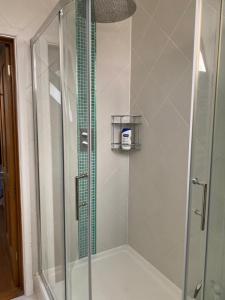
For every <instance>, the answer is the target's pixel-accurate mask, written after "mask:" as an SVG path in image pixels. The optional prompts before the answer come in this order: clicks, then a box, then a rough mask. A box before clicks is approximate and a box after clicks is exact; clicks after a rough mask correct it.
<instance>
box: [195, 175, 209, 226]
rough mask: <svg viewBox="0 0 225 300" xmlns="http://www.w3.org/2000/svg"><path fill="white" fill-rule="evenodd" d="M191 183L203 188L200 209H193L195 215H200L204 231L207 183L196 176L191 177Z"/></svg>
mask: <svg viewBox="0 0 225 300" xmlns="http://www.w3.org/2000/svg"><path fill="white" fill-rule="evenodd" d="M192 183H193V184H195V185H199V186H201V187H202V188H203V197H202V211H200V210H198V209H195V210H194V213H195V214H196V215H197V216H200V217H201V230H202V231H205V222H206V207H207V190H208V184H207V183H204V182H200V181H199V180H198V178H193V179H192Z"/></svg>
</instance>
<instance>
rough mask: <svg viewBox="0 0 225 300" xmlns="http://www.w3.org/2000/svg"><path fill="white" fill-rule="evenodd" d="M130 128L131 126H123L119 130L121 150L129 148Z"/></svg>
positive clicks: (130, 139)
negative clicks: (120, 130)
mask: <svg viewBox="0 0 225 300" xmlns="http://www.w3.org/2000/svg"><path fill="white" fill-rule="evenodd" d="M131 141H132V130H131V128H123V130H122V132H121V148H122V149H123V150H127V151H128V150H131V144H132V142H131Z"/></svg>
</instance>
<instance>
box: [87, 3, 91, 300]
mask: <svg viewBox="0 0 225 300" xmlns="http://www.w3.org/2000/svg"><path fill="white" fill-rule="evenodd" d="M91 14H92V0H86V60H87V61H86V63H87V68H86V76H87V78H86V80H87V83H88V84H87V86H88V88H87V102H88V131H87V132H88V284H89V300H92V265H91V260H92V228H91V224H92V205H91V198H92V197H91V196H92V130H91V129H92V80H91V79H92V74H91V65H92V62H91V54H92V47H91V33H92V26H91V25H92V24H91V21H92V20H91Z"/></svg>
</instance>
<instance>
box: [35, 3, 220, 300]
mask: <svg viewBox="0 0 225 300" xmlns="http://www.w3.org/2000/svg"><path fill="white" fill-rule="evenodd" d="M181 2H182V3H184V4H182V5H183V7H180V6H179V5H181V4H179V5H178V4H177V6H178V7H179V9H180V12H179V14H180V15H179V16H176V18H177V23H176V26H174V27H173V22H174V19H175V17H173V18H172V17H171V18H170V17H168V16H165V15H164V12H165V11H167V10H169V9H170V8H171V7H169V6H167V5H169V4H168V2H167V1H166V2H164V1H161V2H160V1H150V0H149V1H145V0H139V1H133V0H129V1H128V0H126V1H125V0H121V2H120V1H119V2H118V1H107V0H104V1H103V0H96V1H91V0H75V1H71V0H61V1H59V3H58V4H57V6H56V7H55V9H54V10H53V12H52V13H51V15H50V16H49V17H48V19H47V20H46V21H45V23H44V24H43V25H42V27H41V28H40V29H39V31H38V32H37V34H36V35H35V37H34V38H33V39H32V42H31V46H32V64H33V95H34V118H35V134H36V138H35V143H36V170H37V174H36V178H37V210H38V218H37V219H38V247H39V249H38V250H39V251H38V253H39V270H38V272H39V275H40V277H41V280H42V281H43V283H44V285H45V288H46V290H47V292H48V294H49V297H50V299H58V300H62V299H71V300H91V299H94V300H111V299H118V300H119V299H121V300H126V299H129V300H135V299H143V300H147V299H155V300H162V299H165V300H176V299H177V300H178V299H179V300H181V299H184V300H188V299H202V300H203V299H204V300H208V299H209V300H212V299H213V300H219V299H224V297H225V286H224V276H225V272H224V270H225V266H224V262H223V257H224V253H225V252H224V251H225V250H224V249H225V247H224V246H225V243H224V237H223V235H224V228H225V227H224V212H225V211H224V210H225V206H224V203H225V202H224V199H223V198H224V197H223V194H224V193H223V189H224V188H223V186H224V184H223V181H224V178H225V161H224V159H225V158H224V153H225V149H224V145H223V144H224V143H223V140H224V136H223V135H224V121H223V119H224V118H223V112H224V109H225V106H224V88H223V86H224V84H223V79H224V78H223V76H224V74H223V73H224V72H223V66H224V58H225V57H224V47H223V40H224V36H225V33H224V16H225V12H224V1H222V0H214V1H210V0H198V1H186V2H185V1H180V3H181ZM187 2H188V3H187ZM118 3H119V5H118ZM164 6H166V7H164ZM177 13H178V12H177ZM171 14H172V12H171ZM168 15H169V14H168ZM182 20H183V21H184V23H182ZM183 24H185V26H184V25H183ZM182 25H183V27H182ZM187 25H188V26H187ZM180 28H181V30H187V29H188V30H189V31H188V33H187V32H186V35H185V34H183V32H182V31H179V29H180ZM184 35H185V36H188V37H189V40H184V41H182V39H181V37H182V36H184ZM194 37H195V38H194ZM194 40H195V41H194ZM182 42H183V43H182ZM187 44H188V47H189V48H188V49H187V48H186V46H187ZM193 48H194V55H193ZM192 75H193V76H192ZM191 77H193V79H192V84H191ZM191 92H192V96H191ZM191 99H192V100H191ZM190 110H191V120H190ZM189 129H190V130H189ZM189 131H190V132H191V134H190V137H189ZM111 133H112V134H111ZM188 140H189V142H188ZM188 149H189V150H188ZM188 152H189V160H188ZM187 170H188V172H187ZM187 173H188V174H187ZM187 182H188V188H187ZM186 190H188V197H187V198H188V199H186ZM186 203H187V205H186ZM186 206H187V208H186ZM185 214H186V215H185ZM185 223H186V244H185ZM184 252H185V257H184V255H183V254H184ZM184 266H185V268H184ZM183 283H184V284H183Z"/></svg>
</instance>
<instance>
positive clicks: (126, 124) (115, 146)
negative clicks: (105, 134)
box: [111, 115, 142, 152]
mask: <svg viewBox="0 0 225 300" xmlns="http://www.w3.org/2000/svg"><path fill="white" fill-rule="evenodd" d="M141 119H142V116H140V115H113V116H112V117H111V124H112V141H111V149H112V150H118V151H123V152H129V151H132V150H140V149H141V142H140V126H141ZM124 128H129V129H131V131H132V135H131V144H124V143H122V130H123V129H124Z"/></svg>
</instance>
